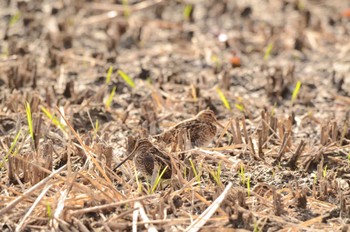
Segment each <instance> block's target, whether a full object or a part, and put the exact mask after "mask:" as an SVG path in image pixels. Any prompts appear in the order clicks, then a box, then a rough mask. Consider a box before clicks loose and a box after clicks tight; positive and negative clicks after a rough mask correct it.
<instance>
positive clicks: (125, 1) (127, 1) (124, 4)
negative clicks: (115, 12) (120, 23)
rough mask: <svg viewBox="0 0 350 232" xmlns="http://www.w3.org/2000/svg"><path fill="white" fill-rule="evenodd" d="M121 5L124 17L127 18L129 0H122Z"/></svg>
mask: <svg viewBox="0 0 350 232" xmlns="http://www.w3.org/2000/svg"><path fill="white" fill-rule="evenodd" d="M122 5H123V8H124V16H125V18H128V17H129V16H130V8H129V0H122Z"/></svg>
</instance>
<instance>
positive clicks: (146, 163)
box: [115, 139, 172, 179]
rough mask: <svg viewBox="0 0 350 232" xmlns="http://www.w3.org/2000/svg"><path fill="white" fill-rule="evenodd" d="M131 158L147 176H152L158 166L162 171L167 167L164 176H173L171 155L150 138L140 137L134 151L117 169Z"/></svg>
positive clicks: (137, 167)
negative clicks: (161, 149) (157, 146)
mask: <svg viewBox="0 0 350 232" xmlns="http://www.w3.org/2000/svg"><path fill="white" fill-rule="evenodd" d="M129 159H133V162H134V165H135V167H136V170H138V171H140V172H141V173H142V174H144V175H146V176H152V175H153V172H154V170H155V168H158V171H159V172H160V173H161V172H162V171H163V170H164V168H165V167H167V169H166V170H165V172H164V174H163V176H162V178H163V179H170V178H171V173H172V172H171V162H170V158H169V155H168V154H166V153H165V152H163V151H160V150H159V149H158V148H156V147H155V146H154V145H153V144H152V143H151V142H150V141H149V140H148V139H139V140H138V141H137V142H136V144H135V147H134V149H133V151H132V152H131V153H130V154H129V155H128V157H127V158H126V159H125V160H123V161H122V162H121V163H120V164H119V165H117V167H116V168H115V169H117V168H119V167H120V166H121V165H122V164H124V163H125V162H126V161H127V160H129ZM156 171H157V170H156Z"/></svg>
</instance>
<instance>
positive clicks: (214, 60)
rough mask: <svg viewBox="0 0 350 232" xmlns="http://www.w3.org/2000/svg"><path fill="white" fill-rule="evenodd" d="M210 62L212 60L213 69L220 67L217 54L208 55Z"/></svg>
mask: <svg viewBox="0 0 350 232" xmlns="http://www.w3.org/2000/svg"><path fill="white" fill-rule="evenodd" d="M210 59H211V62H213V63H214V64H215V69H220V68H221V61H220V59H219V57H218V56H217V55H214V54H213V55H212V56H211V57H210Z"/></svg>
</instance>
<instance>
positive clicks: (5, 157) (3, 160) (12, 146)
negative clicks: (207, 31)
mask: <svg viewBox="0 0 350 232" xmlns="http://www.w3.org/2000/svg"><path fill="white" fill-rule="evenodd" d="M20 135H21V130H19V131H18V132H17V134H16V136H15V139H14V140H13V142H12V144H11V146H10V149H9V150H8V151H7V153H6V155H5V156H4V157H3V158H2V160H1V163H0V168H2V167H3V165H4V163H5V162H6V161H7V160H8V157H9V156H10V155H11V153H12V151H13V149H14V148H15V146H16V144H17V141H18V138H19V136H20Z"/></svg>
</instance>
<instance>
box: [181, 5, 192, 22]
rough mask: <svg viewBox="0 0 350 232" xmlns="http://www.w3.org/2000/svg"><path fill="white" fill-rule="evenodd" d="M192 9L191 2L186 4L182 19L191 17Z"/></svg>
mask: <svg viewBox="0 0 350 232" xmlns="http://www.w3.org/2000/svg"><path fill="white" fill-rule="evenodd" d="M192 11H193V5H192V4H187V5H186V6H185V8H184V13H183V14H184V20H186V21H188V20H189V19H190V17H191V14H192Z"/></svg>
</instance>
